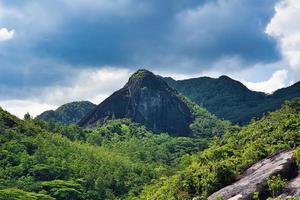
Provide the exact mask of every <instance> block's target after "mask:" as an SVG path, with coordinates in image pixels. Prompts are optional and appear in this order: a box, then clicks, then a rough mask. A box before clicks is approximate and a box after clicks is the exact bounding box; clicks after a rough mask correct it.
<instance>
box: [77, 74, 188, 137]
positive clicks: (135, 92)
mask: <svg viewBox="0 0 300 200" xmlns="http://www.w3.org/2000/svg"><path fill="white" fill-rule="evenodd" d="M112 117H113V118H116V119H119V118H129V119H132V120H133V121H134V122H137V123H141V124H144V125H145V126H146V127H147V128H149V129H151V130H153V131H154V132H168V133H171V134H174V135H185V136H186V135H189V134H190V132H191V131H190V128H189V125H190V124H191V122H192V121H193V116H192V111H191V110H190V108H189V107H188V106H187V105H186V103H185V102H184V101H183V100H182V99H181V98H179V96H178V94H177V92H176V91H175V90H174V89H172V88H171V87H169V86H168V84H167V83H165V82H164V81H163V80H162V79H161V78H160V77H158V76H156V75H154V74H153V73H152V72H149V71H147V70H138V71H137V72H136V73H134V74H133V75H132V76H131V77H130V79H129V81H128V83H127V84H126V85H125V86H124V87H123V88H122V89H120V90H118V91H116V92H115V93H114V94H112V95H111V96H110V97H108V98H107V99H106V100H104V101H103V102H102V103H101V104H99V105H98V106H97V107H96V108H95V109H94V110H92V111H91V112H90V113H89V114H88V115H87V116H85V117H84V118H83V119H82V120H81V121H80V122H79V125H80V126H84V127H90V126H94V125H96V124H97V123H101V122H103V121H105V120H107V119H111V118H112Z"/></svg>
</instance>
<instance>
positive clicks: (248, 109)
mask: <svg viewBox="0 0 300 200" xmlns="http://www.w3.org/2000/svg"><path fill="white" fill-rule="evenodd" d="M164 80H165V81H166V82H167V83H168V84H169V85H170V86H171V87H173V88H175V89H176V90H177V91H179V92H180V93H182V94H183V95H185V96H186V97H188V98H190V99H191V100H192V101H193V102H195V103H197V104H198V105H201V106H202V107H204V108H206V109H207V110H208V111H209V112H211V113H213V114H214V115H216V116H217V117H219V118H220V119H226V120H229V121H231V122H232V123H238V124H246V123H248V122H250V121H251V119H252V118H258V117H259V118H260V117H262V116H263V114H265V113H267V112H270V111H274V110H276V109H279V108H280V106H281V104H282V103H283V102H284V101H285V100H291V99H292V98H295V97H299V96H300V82H298V83H296V84H294V85H293V86H291V87H288V88H283V89H280V90H278V91H276V92H274V93H273V94H271V95H267V94H264V93H262V92H255V91H251V90H249V89H248V88H247V87H246V86H244V85H243V84H242V83H240V82H238V81H235V80H233V79H231V78H229V77H227V76H221V77H219V78H217V79H214V78H209V77H201V78H193V79H187V80H180V81H175V80H174V79H172V78H164Z"/></svg>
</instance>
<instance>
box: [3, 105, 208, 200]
mask: <svg viewBox="0 0 300 200" xmlns="http://www.w3.org/2000/svg"><path fill="white" fill-rule="evenodd" d="M50 130H51V131H53V132H56V133H53V132H49V131H50ZM0 132H1V134H0V140H1V151H0V152H1V164H0V182H1V184H0V199H24V198H25V197H28V198H29V199H30V198H32V199H53V198H54V199H60V200H61V199H65V200H67V199H116V198H121V199H125V198H133V197H134V196H137V195H138V194H139V193H140V191H141V189H142V187H143V185H145V184H147V183H150V182H151V181H152V180H155V179H157V178H159V177H161V176H162V175H168V174H170V173H171V172H172V171H174V170H175V169H176V168H177V167H178V164H177V163H178V159H179V158H181V157H182V156H185V155H186V154H191V153H195V152H198V151H200V150H202V149H204V148H205V147H206V145H207V142H206V141H205V140H202V139H197V138H183V137H170V136H169V135H167V134H159V135H157V134H153V133H152V132H150V131H147V130H146V129H145V128H144V127H143V126H140V125H138V124H135V123H132V122H130V121H129V120H125V119H124V120H115V121H108V122H107V123H106V124H104V125H102V126H101V127H98V128H95V129H93V130H86V131H84V130H82V129H80V128H78V127H77V126H75V125H69V126H65V125H62V124H55V123H49V122H45V121H39V120H34V121H33V120H26V121H21V120H19V119H17V118H16V117H13V116H11V115H10V114H9V113H7V112H5V111H3V110H1V111H0Z"/></svg>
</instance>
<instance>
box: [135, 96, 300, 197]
mask: <svg viewBox="0 0 300 200" xmlns="http://www.w3.org/2000/svg"><path fill="white" fill-rule="evenodd" d="M299 145H300V99H299V98H298V99H296V100H293V101H290V102H288V103H286V104H285V105H284V106H283V107H282V108H281V109H280V110H278V111H275V112H272V113H270V114H269V115H267V116H265V117H263V118H262V119H261V120H258V121H252V122H251V123H250V124H249V125H247V126H246V127H243V128H241V129H239V128H237V129H236V130H231V131H229V132H227V133H226V134H225V135H224V136H223V137H221V138H218V139H215V140H213V141H212V142H211V143H210V147H209V148H208V149H206V150H204V151H202V152H199V153H196V154H194V155H191V156H187V157H184V158H182V159H181V163H182V164H181V166H182V168H181V169H180V170H178V171H176V172H175V173H174V174H173V175H171V176H165V177H162V178H160V180H158V181H154V182H153V183H152V184H149V185H147V186H146V187H145V188H144V190H143V192H142V194H141V195H140V196H139V197H138V198H137V199H149V198H152V199H191V198H193V197H198V198H199V199H206V198H207V197H208V196H209V195H210V194H212V193H213V192H215V191H217V190H218V189H221V188H222V187H224V186H226V185H228V184H230V183H232V182H234V181H235V180H236V179H237V176H238V174H239V173H240V172H243V171H244V170H245V169H247V168H248V167H249V166H251V165H252V164H254V163H255V162H257V161H259V160H260V159H262V158H265V157H266V156H268V155H270V154H271V153H274V152H276V151H278V150H281V149H286V148H291V149H297V152H298V153H297V154H296V156H297V158H298V159H299V158H300V157H299V151H300V148H299ZM183 163H184V164H183Z"/></svg>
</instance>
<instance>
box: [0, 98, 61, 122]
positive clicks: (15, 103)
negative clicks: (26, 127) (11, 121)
mask: <svg viewBox="0 0 300 200" xmlns="http://www.w3.org/2000/svg"><path fill="white" fill-rule="evenodd" d="M0 106H1V107H2V108H3V109H5V110H6V111H8V112H10V113H12V114H14V115H16V116H17V117H19V118H20V119H22V118H23V117H24V115H25V113H27V112H30V114H31V115H32V116H36V115H38V114H40V113H41V112H43V111H45V110H51V109H54V108H55V106H54V105H49V104H44V103H38V102H34V101H30V100H28V101H26V100H19V99H15V100H13V99H10V100H8V101H0Z"/></svg>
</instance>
